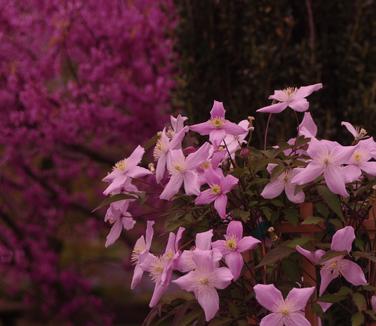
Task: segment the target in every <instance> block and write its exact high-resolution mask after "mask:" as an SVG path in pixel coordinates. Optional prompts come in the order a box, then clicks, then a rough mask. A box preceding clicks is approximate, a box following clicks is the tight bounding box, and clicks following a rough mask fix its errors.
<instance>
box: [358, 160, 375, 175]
mask: <svg viewBox="0 0 376 326" xmlns="http://www.w3.org/2000/svg"><path fill="white" fill-rule="evenodd" d="M361 169H362V170H363V171H364V172H366V173H368V174H369V175H373V176H376V162H364V163H363V164H362V165H361Z"/></svg>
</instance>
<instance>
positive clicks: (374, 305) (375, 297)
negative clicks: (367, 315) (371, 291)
mask: <svg viewBox="0 0 376 326" xmlns="http://www.w3.org/2000/svg"><path fill="white" fill-rule="evenodd" d="M371 306H372V310H373V311H376V295H373V296H372V297H371Z"/></svg>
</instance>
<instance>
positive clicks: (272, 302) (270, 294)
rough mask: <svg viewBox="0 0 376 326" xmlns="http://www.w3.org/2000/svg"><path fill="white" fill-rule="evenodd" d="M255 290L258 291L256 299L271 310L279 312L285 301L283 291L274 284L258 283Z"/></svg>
mask: <svg viewBox="0 0 376 326" xmlns="http://www.w3.org/2000/svg"><path fill="white" fill-rule="evenodd" d="M253 290H254V291H255V293H256V300H257V301H258V302H259V303H260V304H261V305H262V306H263V307H265V308H266V309H268V310H269V311H271V312H277V311H278V307H279V306H280V305H281V304H283V302H284V300H283V297H282V293H281V291H279V290H278V289H277V288H276V287H275V286H274V285H273V284H257V285H255V286H254V287H253Z"/></svg>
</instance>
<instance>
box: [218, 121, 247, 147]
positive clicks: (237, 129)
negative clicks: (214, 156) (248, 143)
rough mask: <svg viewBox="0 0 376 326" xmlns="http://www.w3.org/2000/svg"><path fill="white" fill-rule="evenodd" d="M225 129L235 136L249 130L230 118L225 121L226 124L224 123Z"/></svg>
mask: <svg viewBox="0 0 376 326" xmlns="http://www.w3.org/2000/svg"><path fill="white" fill-rule="evenodd" d="M223 130H224V131H225V132H226V133H227V134H229V135H234V136H239V135H241V134H244V133H245V132H247V130H246V129H244V128H243V127H241V126H239V125H237V124H236V123H233V122H230V121H228V120H226V121H225V124H224V125H223ZM226 145H227V144H226Z"/></svg>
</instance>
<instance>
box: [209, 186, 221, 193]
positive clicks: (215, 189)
mask: <svg viewBox="0 0 376 326" xmlns="http://www.w3.org/2000/svg"><path fill="white" fill-rule="evenodd" d="M210 188H211V191H212V192H213V194H215V195H218V194H220V193H221V187H220V185H212V186H211V187H210Z"/></svg>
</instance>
